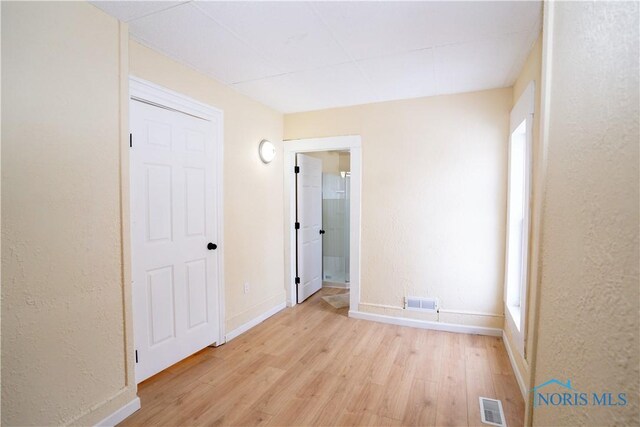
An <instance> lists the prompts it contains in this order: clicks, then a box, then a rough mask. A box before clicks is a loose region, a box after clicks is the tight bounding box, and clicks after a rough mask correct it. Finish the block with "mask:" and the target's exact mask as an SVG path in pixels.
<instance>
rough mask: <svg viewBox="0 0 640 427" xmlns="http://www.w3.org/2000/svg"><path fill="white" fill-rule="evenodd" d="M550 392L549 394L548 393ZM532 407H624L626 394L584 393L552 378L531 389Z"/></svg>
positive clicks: (567, 383)
mask: <svg viewBox="0 0 640 427" xmlns="http://www.w3.org/2000/svg"><path fill="white" fill-rule="evenodd" d="M543 389H544V390H543ZM550 390H551V392H550ZM531 393H533V406H589V405H591V406H626V405H627V395H626V393H612V392H603V393H595V392H594V393H584V392H579V391H577V390H576V389H574V388H573V386H572V385H571V380H570V379H567V381H566V382H562V381H560V380H558V379H556V378H552V379H550V380H549V381H546V382H544V383H542V384H540V385H537V386H535V387H534V388H532V389H531Z"/></svg>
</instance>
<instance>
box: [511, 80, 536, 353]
mask: <svg viewBox="0 0 640 427" xmlns="http://www.w3.org/2000/svg"><path fill="white" fill-rule="evenodd" d="M533 95H534V86H533V82H531V83H530V84H529V86H528V87H527V88H526V89H525V91H524V92H523V94H522V96H521V97H520V99H519V100H518V102H517V103H516V105H515V106H514V108H513V111H511V126H510V129H511V136H510V138H509V172H508V193H507V194H508V205H507V242H506V260H505V305H506V312H507V314H506V317H507V322H508V323H509V325H510V329H511V332H512V334H513V335H514V338H515V341H516V344H517V348H518V350H519V351H520V353H521V354H522V355H523V356H524V336H525V333H524V331H525V326H526V325H525V320H526V299H527V288H528V286H527V285H528V277H529V229H530V227H529V225H530V216H531V215H530V212H531V207H530V198H531V197H530V195H531V142H532V135H533V128H532V125H533V106H534V100H533Z"/></svg>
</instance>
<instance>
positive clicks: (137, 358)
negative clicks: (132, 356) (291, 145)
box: [136, 350, 138, 363]
mask: <svg viewBox="0 0 640 427" xmlns="http://www.w3.org/2000/svg"><path fill="white" fill-rule="evenodd" d="M136 363H138V350H136Z"/></svg>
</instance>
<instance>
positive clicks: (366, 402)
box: [121, 288, 524, 427]
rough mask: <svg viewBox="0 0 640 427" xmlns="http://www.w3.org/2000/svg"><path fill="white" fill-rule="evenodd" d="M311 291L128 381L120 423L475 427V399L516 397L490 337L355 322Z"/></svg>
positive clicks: (510, 410)
mask: <svg viewBox="0 0 640 427" xmlns="http://www.w3.org/2000/svg"><path fill="white" fill-rule="evenodd" d="M342 292H345V291H344V290H341V289H327V288H324V289H322V290H321V291H320V292H319V293H318V294H316V295H314V296H312V297H311V298H310V299H309V300H307V301H306V302H304V303H303V304H299V305H297V306H295V307H294V308H287V309H285V310H283V311H281V312H280V313H278V314H276V315H275V316H273V317H271V318H270V319H268V320H266V321H265V322H263V323H261V324H260V325H258V326H256V327H255V328H253V329H251V330H250V331H248V332H246V333H244V334H242V335H241V336H239V337H237V338H236V339H234V340H232V341H230V342H229V343H227V344H225V345H223V346H221V347H218V348H207V349H205V350H203V351H201V352H199V353H197V354H195V355H193V356H191V357H189V358H188V359H185V360H183V361H182V362H180V363H178V364H176V365H174V366H172V367H170V368H168V369H167V370H165V371H163V372H161V373H159V374H158V375H156V376H154V377H152V378H150V379H148V380H146V381H144V382H143V383H141V384H139V386H138V395H139V396H140V398H141V401H142V409H140V410H139V411H138V412H136V413H135V414H133V415H132V416H131V417H129V418H128V419H126V420H125V421H124V422H123V423H122V424H121V425H124V426H129V425H131V426H133V425H163V426H172V425H243V426H254V425H273V426H288V425H296V426H306V425H325V426H333V425H336V426H337V425H362V426H364V425H366V426H374V425H416V426H417V425H420V426H430V425H437V426H445V425H455V426H458V425H482V423H481V421H480V410H479V402H478V396H485V397H491V398H496V399H500V400H502V405H503V407H504V410H505V413H506V418H507V424H508V425H509V426H510V427H516V426H521V425H522V424H523V415H524V402H523V400H522V396H521V394H520V391H519V389H518V385H517V383H516V380H515V378H514V375H513V371H512V369H511V366H510V364H509V360H508V356H507V354H506V352H505V349H504V345H503V343H502V339H501V338H496V337H485V336H479V335H464V334H454V333H448V332H440V331H431V330H424V329H415V328H409V327H403V326H394V325H386V324H381V323H375V322H369V321H366V320H356V319H350V318H348V317H347V309H346V308H344V309H339V310H337V309H334V308H333V307H331V306H330V305H329V304H327V303H326V302H324V301H323V300H322V299H321V298H320V297H321V296H322V295H327V294H336V293H342Z"/></svg>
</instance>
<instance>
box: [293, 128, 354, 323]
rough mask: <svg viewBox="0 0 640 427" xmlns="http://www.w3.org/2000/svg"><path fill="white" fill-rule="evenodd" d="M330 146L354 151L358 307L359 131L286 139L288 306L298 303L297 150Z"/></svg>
mask: <svg viewBox="0 0 640 427" xmlns="http://www.w3.org/2000/svg"><path fill="white" fill-rule="evenodd" d="M328 150H349V152H350V153H351V202H350V213H351V216H350V218H349V221H350V227H349V229H350V231H349V232H350V234H349V256H350V263H351V264H350V267H349V268H350V279H351V281H350V282H349V296H350V298H349V308H350V310H351V311H353V310H356V309H357V308H358V304H359V303H360V227H361V226H360V223H361V209H362V206H361V189H362V142H361V139H360V135H352V136H335V137H329V138H310V139H297V140H289V141H285V142H284V190H285V195H284V203H285V224H286V228H285V245H286V247H287V248H288V250H289V256H288V257H287V258H286V259H285V263H286V266H285V284H286V285H285V289H286V292H287V306H288V307H293V306H294V305H296V298H295V295H296V284H295V277H296V266H295V254H296V251H295V248H296V246H295V245H296V238H295V233H294V232H293V230H294V229H295V227H294V224H295V219H296V202H295V185H296V183H295V179H293V178H294V173H293V167H294V165H295V156H296V153H304V152H311V151H328Z"/></svg>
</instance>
